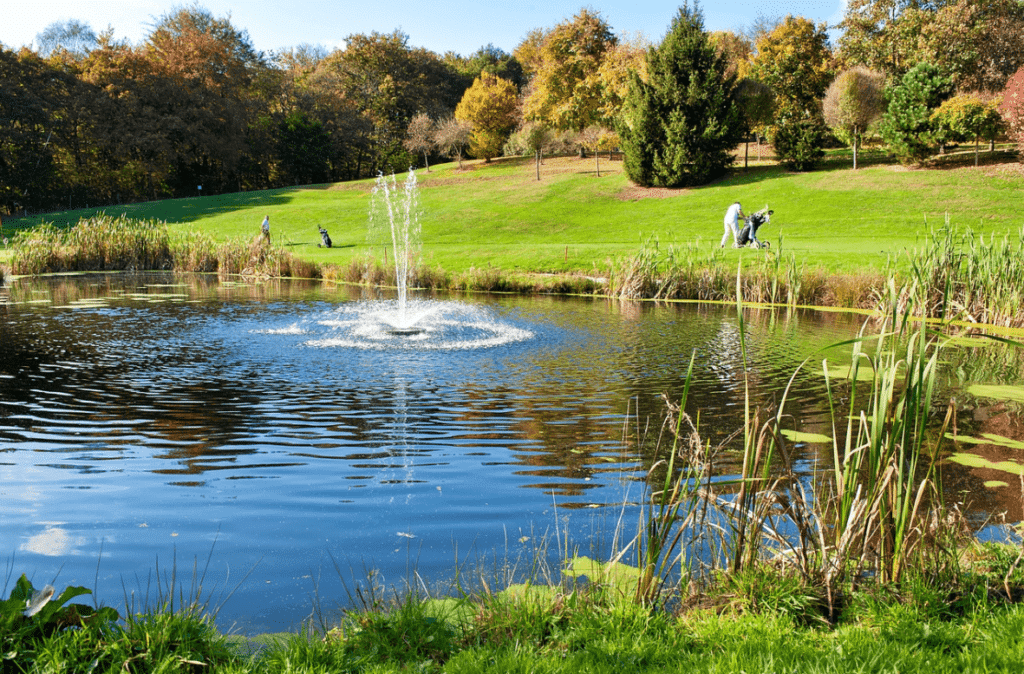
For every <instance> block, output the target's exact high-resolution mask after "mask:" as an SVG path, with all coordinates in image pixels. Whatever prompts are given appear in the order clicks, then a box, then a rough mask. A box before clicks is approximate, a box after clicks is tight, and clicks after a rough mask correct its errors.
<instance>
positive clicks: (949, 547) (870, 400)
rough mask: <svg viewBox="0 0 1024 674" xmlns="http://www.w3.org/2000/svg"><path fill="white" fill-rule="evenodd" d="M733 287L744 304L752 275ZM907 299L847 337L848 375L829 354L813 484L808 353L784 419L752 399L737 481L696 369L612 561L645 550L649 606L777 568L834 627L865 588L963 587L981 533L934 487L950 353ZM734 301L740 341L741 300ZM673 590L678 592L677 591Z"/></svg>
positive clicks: (643, 577)
mask: <svg viewBox="0 0 1024 674" xmlns="http://www.w3.org/2000/svg"><path fill="white" fill-rule="evenodd" d="M736 285H737V288H736V294H737V296H738V297H740V298H742V297H743V294H742V279H738V280H737V284H736ZM901 292H903V293H908V294H911V297H912V301H909V302H907V303H906V307H905V311H904V313H903V314H892V315H888V316H886V317H885V318H884V319H883V322H882V324H881V326H880V329H879V332H878V333H877V334H873V335H867V334H865V333H864V330H862V333H861V335H860V336H858V337H857V338H855V339H853V340H850V341H849V342H846V343H845V344H847V345H850V344H852V345H853V349H854V350H853V355H852V361H851V367H850V370H849V372H845V371H844V372H843V374H842V375H839V376H837V375H835V374H830V373H829V370H828V362H827V361H826V360H822V365H823V367H824V376H825V378H826V388H827V393H828V400H829V403H830V409H831V411H832V431H833V432H832V437H831V438H830V439H829V442H830V443H831V445H832V447H831V449H832V451H831V453H832V465H831V467H829V468H828V469H827V470H822V471H818V472H817V475H816V477H814V478H813V479H810V480H809V479H808V478H806V477H800V476H798V474H797V470H796V467H795V465H794V457H793V452H791V450H790V445H789V440H787V423H791V422H790V421H789V417H788V416H787V414H786V403H787V400H788V398H789V396H790V393H791V388H792V386H793V382H794V381H795V380H796V377H797V374H798V373H799V372H800V370H801V369H803V368H804V367H806V366H808V365H816V364H815V363H812V362H811V360H810V359H808V361H805V362H804V363H803V364H802V365H801V366H800V367H799V368H798V369H797V371H796V372H794V374H793V376H792V377H791V378H790V381H789V384H788V385H787V387H786V389H785V393H784V395H783V396H782V399H781V400H780V401H779V404H778V409H777V410H775V411H772V410H759V409H752V406H751V402H750V397H749V394H748V395H747V396H746V407H745V423H744V424H743V427H742V429H741V430H740V431H739V434H740V435H741V436H742V441H743V443H742V446H743V450H742V451H743V453H742V460H741V464H740V465H741V471H740V474H739V475H737V476H735V477H733V478H729V479H722V478H720V477H716V476H715V470H714V465H715V457H716V456H717V454H718V452H719V451H722V448H721V447H718V448H715V447H712V446H711V445H710V444H709V443H707V442H706V441H704V440H702V439H701V437H700V433H699V425H698V424H697V423H696V422H694V421H693V419H692V418H691V417H690V416H689V414H687V412H686V411H685V409H686V406H687V405H686V403H687V400H686V395H687V394H686V391H688V389H689V384H688V382H689V381H690V374H691V373H688V374H687V379H686V381H687V385H686V387H685V388H684V393H683V397H682V401H681V402H680V403H679V404H678V405H676V404H669V405H668V414H667V416H666V419H667V421H666V426H665V428H666V429H667V430H668V431H669V433H668V434H667V437H669V438H671V444H670V447H668V448H667V451H665V452H662V454H663V456H664V458H662V459H660V460H659V461H658V462H656V463H655V464H654V465H653V466H652V468H651V470H650V474H649V478H648V484H649V485H651V486H650V489H651V494H650V497H649V498H648V499H647V501H648V505H647V506H646V507H645V509H644V510H643V511H642V513H641V517H640V519H639V521H638V525H637V531H636V534H635V536H634V538H633V539H632V541H631V542H630V543H629V544H628V545H627V546H626V548H625V549H624V551H623V552H622V553H620V555H619V557H618V558H616V559H615V560H614V561H616V562H617V561H619V560H621V559H625V558H626V554H625V551H626V550H629V551H630V554H632V555H635V556H634V557H633V559H635V562H636V568H637V569H638V573H639V578H640V582H639V585H638V586H637V591H636V598H637V600H638V601H640V602H641V603H645V604H658V603H664V602H665V601H667V597H668V596H669V595H674V596H676V597H677V599H679V600H680V601H682V602H683V603H686V602H698V603H699V602H700V601H701V597H703V596H706V595H708V594H711V595H714V594H716V593H717V594H718V595H721V594H722V592H723V588H730V587H734V585H735V583H737V582H741V581H743V579H744V578H746V579H747V580H748V581H749V580H750V578H752V577H755V576H758V575H761V576H763V575H764V574H765V573H766V569H772V571H770V572H769V573H771V574H778V573H781V574H782V575H783V576H786V577H791V578H793V579H795V580H796V582H797V583H798V584H799V586H800V587H801V588H803V590H802V592H803V594H802V595H801V596H804V597H805V598H806V597H811V598H812V599H813V598H815V597H817V599H816V600H814V601H811V602H810V603H811V604H816V605H817V606H818V608H817V609H814V610H815V611H817V613H816V615H817V616H818V617H817V619H820V620H825V621H827V622H835V620H837V619H838V617H839V615H840V613H841V612H842V610H843V609H844V606H845V604H846V603H847V601H848V600H849V597H851V596H853V595H854V594H855V593H856V592H857V591H858V589H859V588H860V586H861V585H869V586H871V587H873V588H884V591H887V592H895V593H900V592H902V591H903V590H904V589H905V584H906V583H907V582H908V578H909V577H913V578H916V579H920V578H922V574H923V575H924V576H925V577H928V578H930V579H931V580H930V581H929V582H937V583H941V582H944V581H949V582H959V581H960V579H961V576H962V573H961V550H963V549H964V547H965V546H969V545H970V540H971V537H970V532H969V529H968V527H966V526H965V524H964V522H963V520H962V518H961V517H960V516H959V514H958V511H956V510H955V508H953V509H951V508H948V507H947V506H946V505H945V504H944V501H943V498H942V492H941V482H940V480H938V479H937V470H938V468H937V466H938V462H937V457H938V455H939V451H940V449H941V444H942V442H943V438H944V437H945V435H946V430H947V427H948V426H949V424H950V422H951V419H952V418H953V410H954V407H953V402H952V401H949V402H948V404H946V403H943V402H942V401H940V400H938V399H937V396H936V377H937V372H936V371H937V366H938V362H939V358H940V353H941V350H942V348H943V347H942V343H941V341H940V337H939V336H936V335H935V334H934V333H932V332H930V330H929V328H928V327H927V325H926V324H925V323H924V322H921V321H914V320H912V318H913V316H912V313H911V310H912V307H913V306H915V305H919V304H920V303H921V302H923V301H924V300H925V298H924V297H922V296H921V295H922V294H923V291H922V290H921V288H920V287H917V289H916V290H904V289H901V290H900V291H899V292H897V293H896V294H897V295H898V294H900V293H901ZM913 293H917V296H916V297H915V296H913ZM737 305H738V307H737V314H738V317H739V320H740V331H741V335H742V333H743V330H744V326H743V311H742V300H738V301H737ZM865 329H866V328H865ZM741 343H742V344H743V358H744V361H745V359H746V347H745V342H744V341H742V338H741ZM691 371H692V365H691ZM744 371H746V368H744ZM698 418H699V417H698ZM656 475H659V476H660V477H655V476H656ZM700 551H703V554H698V553H699V552H700ZM1021 555H1022V556H1024V552H1022V553H1021ZM1013 568H1015V567H1013ZM1013 568H1011V569H1010V571H1008V575H1007V578H1009V574H1011V573H1012V572H1013ZM673 582H674V583H675V591H674V592H667V591H666V588H670V587H671V586H673ZM744 582H745V581H744ZM726 593H728V590H726ZM798 594H800V593H799V592H798ZM1006 595H1007V597H1012V596H1013V592H1011V591H1010V590H1009V589H1007V590H1006ZM809 610H810V609H809Z"/></svg>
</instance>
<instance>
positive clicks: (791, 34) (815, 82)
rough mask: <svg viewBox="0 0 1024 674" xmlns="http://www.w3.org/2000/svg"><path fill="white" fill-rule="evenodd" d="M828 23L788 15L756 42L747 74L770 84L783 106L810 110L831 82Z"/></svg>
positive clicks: (817, 103)
mask: <svg viewBox="0 0 1024 674" xmlns="http://www.w3.org/2000/svg"><path fill="white" fill-rule="evenodd" d="M827 30H828V26H826V25H825V24H824V23H822V24H817V25H815V24H814V22H813V21H811V20H809V19H805V18H803V17H794V16H787V17H786V18H785V20H784V21H783V22H782V23H780V24H779V25H778V27H777V28H775V30H773V31H772V32H771V33H768V34H766V35H764V36H763V37H762V38H761V39H760V40H758V42H757V55H756V56H755V57H754V59H753V61H752V62H751V64H750V72H749V76H750V77H751V78H753V79H756V80H757V81H759V82H763V83H764V84H766V85H768V86H769V87H771V89H772V91H774V92H775V96H776V99H777V102H778V105H779V106H780V107H782V108H798V109H800V110H803V111H807V110H813V109H814V108H815V107H816V106H818V105H819V102H820V101H821V98H822V96H824V94H825V89H826V88H828V85H829V83H831V82H832V77H833V72H832V51H831V49H830V48H829V42H828V32H827Z"/></svg>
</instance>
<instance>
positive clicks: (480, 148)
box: [455, 72, 519, 161]
mask: <svg viewBox="0 0 1024 674" xmlns="http://www.w3.org/2000/svg"><path fill="white" fill-rule="evenodd" d="M518 104H519V101H518V96H517V92H516V87H515V85H514V84H512V82H510V81H508V80H503V79H501V78H500V77H497V76H495V75H491V74H490V73H487V72H484V73H481V75H480V77H478V78H477V79H476V81H474V82H473V86H471V87H470V88H469V89H467V90H466V93H465V95H463V97H462V100H461V101H459V105H458V106H457V107H456V108H455V119H457V120H459V121H463V122H468V123H469V124H470V125H471V126H472V128H473V131H472V134H471V135H470V152H471V153H472V154H473V156H474V157H478V158H482V159H484V160H485V161H490V160H491V159H492V158H494V157H497V156H499V155H500V154H501V149H502V147H503V146H504V145H505V141H506V140H507V139H508V136H509V134H510V133H512V130H513V129H515V127H516V109H517V107H518Z"/></svg>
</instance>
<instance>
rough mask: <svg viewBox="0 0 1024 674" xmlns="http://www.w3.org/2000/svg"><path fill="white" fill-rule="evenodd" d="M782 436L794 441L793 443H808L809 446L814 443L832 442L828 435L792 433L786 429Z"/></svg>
mask: <svg viewBox="0 0 1024 674" xmlns="http://www.w3.org/2000/svg"><path fill="white" fill-rule="evenodd" d="M782 434H783V435H784V436H785V437H787V438H789V439H790V440H792V441H793V442H806V443H809V444H814V443H826V444H827V443H829V442H832V438H830V437H828V436H827V435H821V434H820V433H804V432H802V431H791V430H789V429H784V430H783V431H782Z"/></svg>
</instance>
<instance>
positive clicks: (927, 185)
mask: <svg viewBox="0 0 1024 674" xmlns="http://www.w3.org/2000/svg"><path fill="white" fill-rule="evenodd" d="M837 157H840V159H837V160H836V161H834V162H833V163H832V164H829V166H830V167H831V168H829V169H827V170H822V171H816V172H811V173H789V172H787V171H784V170H783V169H781V168H779V167H777V166H772V165H765V166H756V167H752V168H750V169H749V170H746V171H744V170H742V169H739V168H737V169H734V170H733V172H732V173H731V174H730V175H729V176H728V177H726V178H725V179H723V180H721V181H719V182H716V183H714V184H712V185H707V186H703V187H699V188H693V189H680V190H660V189H652V190H645V189H639V188H635V187H633V186H631V185H630V183H629V182H628V181H627V179H626V178H625V176H624V174H623V172H622V164H621V162H620V161H615V162H609V161H606V160H605V161H602V169H601V177H597V175H596V173H595V171H594V162H593V160H592V159H584V160H579V159H575V158H550V159H547V160H546V164H545V172H544V174H543V175H542V180H540V181H537V180H536V179H535V176H534V172H533V166H532V163H531V162H530V161H528V160H521V159H503V160H498V161H494V162H492V163H490V164H484V163H481V162H467V163H466V168H465V169H464V170H459V169H458V167H457V165H454V164H445V165H441V166H437V167H432V168H431V171H430V172H429V173H427V172H425V171H420V172H419V173H418V179H419V184H420V192H421V205H422V209H423V213H422V218H421V222H422V242H423V246H422V261H423V263H424V264H426V265H429V266H433V267H437V268H441V269H444V270H446V271H447V272H451V273H462V272H465V271H467V270H469V269H471V268H477V269H479V268H487V267H494V268H499V269H502V270H505V271H506V272H508V273H513V272H522V273H563V272H575V273H583V274H597V275H601V274H603V273H605V272H606V270H607V269H608V267H609V261H610V260H613V259H615V258H618V257H622V256H627V255H630V254H632V253H634V252H635V251H636V249H637V247H638V246H639V245H640V244H641V242H643V241H646V240H650V239H653V240H657V241H659V242H660V244H661V245H662V247H667V246H669V245H676V246H686V245H699V246H700V247H707V248H711V247H712V246H717V244H718V241H719V239H720V238H721V234H722V214H723V213H724V212H725V209H726V207H727V206H728V205H729V204H730V203H732V202H733V201H737V200H739V201H741V202H742V203H743V204H744V205H745V207H746V208H747V209H748V210H749V211H753V210H755V209H757V208H760V207H762V206H764V205H765V204H768V205H770V206H771V207H772V208H773V209H774V210H775V216H774V217H773V219H772V222H771V224H770V226H769V227H768V228H767V229H766V230H764V231H763V232H762V233H763V234H764V236H765V238H767V239H770V240H771V241H772V242H773V243H774V244H775V245H776V247H777V246H778V243H779V239H780V237H781V238H782V239H783V243H784V248H785V250H786V251H787V252H788V253H792V254H793V255H795V256H796V259H797V260H798V262H799V263H800V264H802V265H806V266H807V267H808V268H812V269H814V268H820V269H823V270H827V271H828V272H829V273H835V274H850V275H856V274H876V273H879V272H881V271H883V270H884V269H885V267H886V265H887V263H888V260H889V258H890V257H891V256H899V255H902V254H903V253H904V251H906V250H911V249H913V248H915V247H920V246H922V245H923V244H924V242H925V236H926V234H927V233H928V231H929V229H930V228H931V227H933V226H940V225H941V224H942V223H943V222H944V221H945V218H946V216H947V215H948V216H949V219H950V221H951V222H952V223H953V224H954V225H956V226H961V227H970V228H972V229H973V230H974V231H975V232H976V233H977V234H978V235H989V234H993V233H995V234H998V235H1000V236H1001V235H1003V234H1005V233H1008V232H1013V231H1016V230H1017V229H1019V226H1020V222H1021V219H1020V217H1019V216H1018V214H1017V211H1018V204H1017V199H1016V194H1017V192H1018V190H1019V189H1020V188H1021V187H1022V186H1024V175H1022V174H1021V172H1020V171H1019V164H1017V163H1016V161H1015V160H1012V159H1010V158H1009V157H1008V156H1007V155H1006V154H999V153H997V154H996V155H994V158H993V157H987V159H988V160H989V161H994V162H995V163H990V164H988V165H983V166H981V167H979V168H974V167H971V166H961V165H959V164H958V163H956V162H955V161H954V159H955V158H947V160H944V161H945V163H942V162H940V163H938V164H937V165H936V166H937V168H929V169H921V170H907V169H904V168H901V167H897V166H892V165H889V164H874V165H869V166H867V167H866V168H863V169H860V170H857V171H853V170H850V169H849V168H846V164H845V161H843V160H842V158H841V157H842V155H841V153H837ZM372 187H373V181H371V180H364V181H358V182H352V183H343V184H334V185H320V186H306V187H298V188H287V189H276V190H268V191H263V192H249V193H236V194H224V195H217V196H210V197H202V198H190V199H174V200H166V201H159V202H151V203H142V204H133V205H127V206H119V207H105V208H103V209H91V210H76V211H68V212H63V213H53V214H48V215H45V216H32V217H29V218H21V219H17V218H11V217H7V218H5V219H4V227H5V232H8V233H10V232H12V231H14V230H17V229H23V228H26V227H31V226H34V225H38V224H39V223H40V222H41V221H52V222H55V223H56V224H57V225H58V226H70V225H71V224H74V223H75V222H78V221H79V220H80V219H81V218H83V217H91V216H92V215H93V214H95V212H97V211H98V210H103V211H105V212H106V213H107V214H109V215H120V214H125V215H127V216H128V217H130V218H137V219H156V220H162V221H166V222H168V223H171V225H172V227H173V228H177V229H180V230H181V231H183V232H184V231H194V230H198V231H201V232H203V233H204V234H205V235H208V236H210V237H212V238H213V239H214V240H216V241H218V242H219V241H226V240H229V239H233V238H237V237H252V236H254V235H256V234H257V233H258V231H259V224H260V222H261V221H262V219H263V216H264V215H268V214H269V215H270V221H271V231H272V235H273V237H274V242H275V243H279V244H281V245H283V246H285V248H286V249H287V250H288V251H290V252H292V253H294V254H296V255H297V256H299V257H301V258H303V259H306V260H309V261H311V262H315V263H319V264H332V265H339V266H344V265H347V264H349V262H350V261H351V260H353V259H358V258H360V257H363V256H366V255H367V254H372V255H374V256H375V257H378V258H379V257H381V255H382V253H381V251H378V250H374V249H373V247H372V246H371V245H370V244H369V243H368V240H367V213H368V210H369V202H370V191H371V189H372ZM318 226H323V227H325V228H326V229H328V230H329V232H330V234H331V237H332V239H333V240H334V242H335V248H333V249H330V250H328V249H321V248H317V243H319V241H320V239H319V234H318V231H317V227H318ZM756 254H757V253H756V252H755V251H733V250H727V251H726V255H727V256H728V258H730V259H740V258H752V257H754V256H756Z"/></svg>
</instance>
